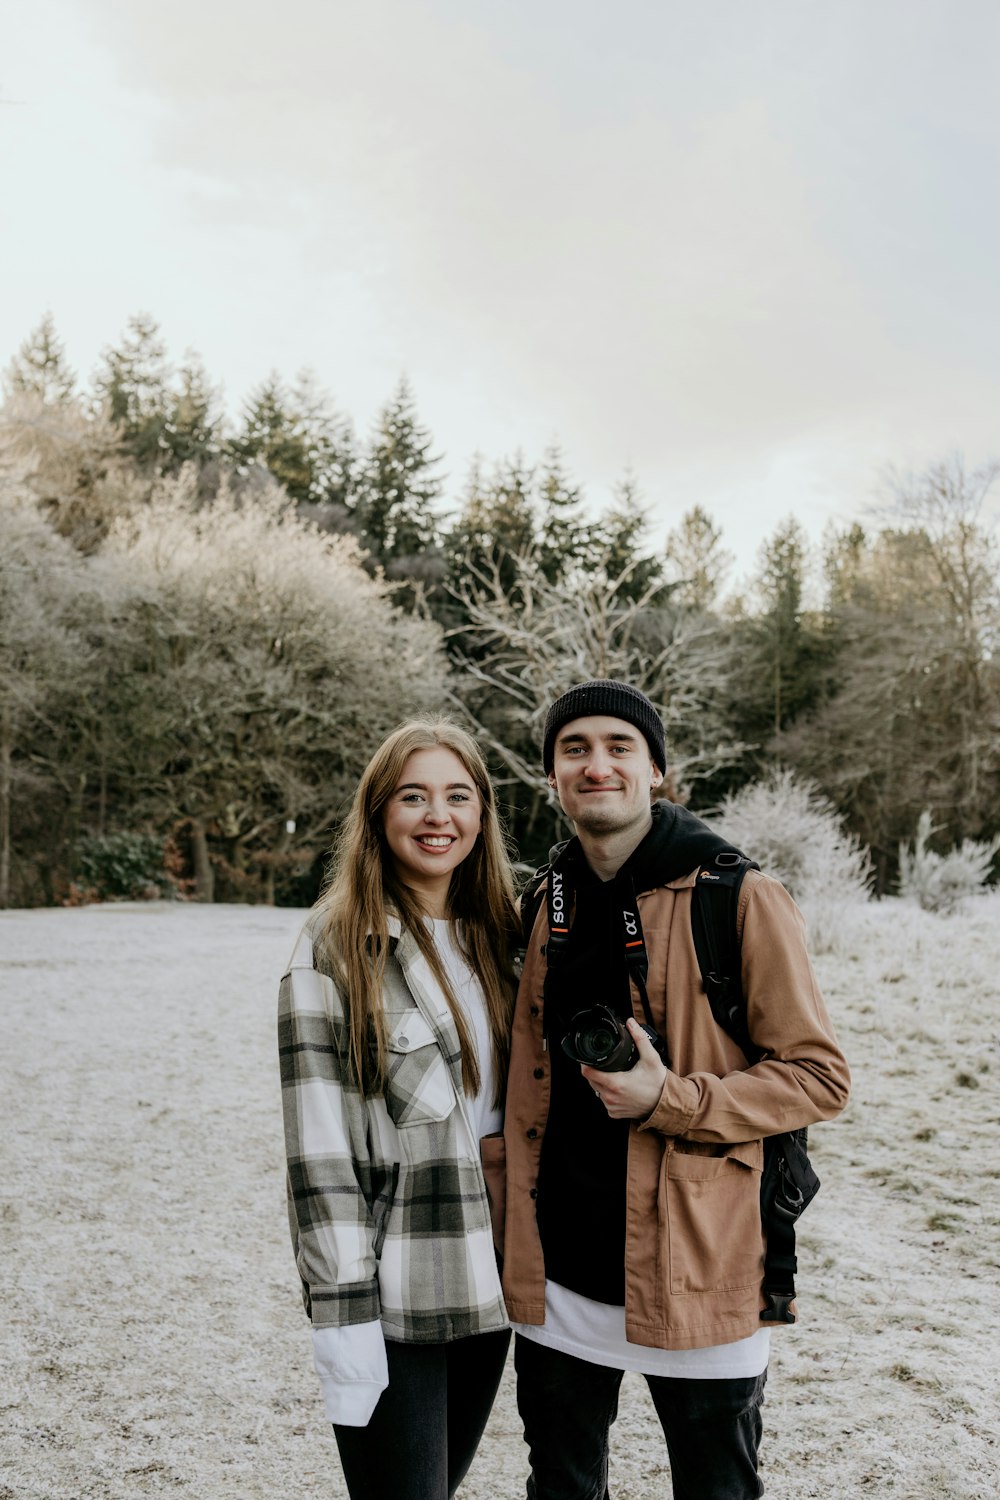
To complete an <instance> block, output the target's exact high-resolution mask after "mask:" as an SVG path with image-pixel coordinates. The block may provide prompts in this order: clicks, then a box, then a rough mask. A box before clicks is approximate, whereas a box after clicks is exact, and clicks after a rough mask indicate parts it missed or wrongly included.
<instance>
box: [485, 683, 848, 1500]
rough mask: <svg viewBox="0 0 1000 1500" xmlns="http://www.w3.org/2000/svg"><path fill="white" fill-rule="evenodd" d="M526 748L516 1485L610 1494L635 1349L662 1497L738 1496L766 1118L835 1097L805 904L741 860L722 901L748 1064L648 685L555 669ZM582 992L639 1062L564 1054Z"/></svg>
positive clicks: (512, 1291) (703, 830) (515, 1190)
mask: <svg viewBox="0 0 1000 1500" xmlns="http://www.w3.org/2000/svg"><path fill="white" fill-rule="evenodd" d="M543 762H544V766H545V771H546V773H547V775H548V779H549V784H550V785H551V786H552V787H553V789H554V790H555V791H556V793H557V795H558V797H559V801H560V804H561V806H562V808H563V811H564V812H565V813H566V815H567V817H568V818H570V819H571V821H572V822H573V823H574V825H575V827H576V837H575V838H574V839H572V840H571V841H570V843H569V844H568V845H567V846H566V847H565V849H564V850H563V852H562V853H561V854H560V855H559V857H558V859H557V860H556V862H555V864H554V866H553V869H552V871H551V872H550V874H549V876H548V880H547V888H548V889H547V892H546V898H545V899H544V900H542V901H541V904H540V907H539V911H538V916H537V918H536V920H535V924H534V930H533V932H532V936H531V940H530V943H529V945H528V950H527V954H526V958H525V965H524V972H523V975H522V978H521V983H520V987H519V991H518V999H517V1008H516V1013H515V1018H514V1030H513V1042H512V1056H511V1069H510V1083H509V1088H508V1096H507V1119H506V1127H505V1131H504V1136H505V1145H506V1156H507V1202H506V1234H505V1245H504V1292H505V1295H506V1299H507V1306H508V1310H509V1312H510V1315H511V1319H512V1321H513V1322H514V1324H515V1328H516V1331H517V1341H516V1350H515V1364H516V1368H517V1376H518V1407H519V1410H520V1412H521V1418H522V1421H523V1423H524V1429H525V1441H526V1442H527V1443H528V1445H529V1449H530V1464H531V1477H530V1478H529V1480H528V1496H529V1497H530V1500H602V1497H606V1496H607V1471H608V1434H609V1429H610V1425H611V1423H612V1422H613V1421H614V1419H615V1416H616V1414H617V1398H618V1390H619V1387H620V1385H621V1380H622V1372H623V1371H624V1370H626V1369H629V1370H637V1371H639V1372H640V1373H642V1374H643V1375H644V1376H645V1377H646V1380H647V1383H648V1385H649V1389H650V1393H651V1395H652V1398H653V1402H654V1405H655V1407H656V1411H657V1414H658V1416H659V1419H660V1422H661V1424H662V1427H663V1431H664V1435H665V1437H666V1440H667V1447H668V1450H669V1455H670V1467H671V1476H672V1480H673V1493H674V1496H675V1500H744V1497H756V1496H759V1495H760V1494H762V1493H763V1488H762V1486H761V1483H760V1480H759V1478H758V1475H757V1449H758V1444H759V1441H760V1433H761V1419H760V1405H761V1401H762V1399H763V1390H764V1381H765V1379H766V1374H767V1359H768V1340H769V1330H768V1329H767V1328H766V1327H763V1326H762V1324H761V1313H762V1311H763V1310H764V1307H765V1301H764V1298H763V1297H762V1295H761V1281H762V1276H763V1264H764V1245H763V1234H762V1229H761V1218H760V1180H761V1167H762V1162H763V1143H762V1138H763V1137H765V1136H768V1135H777V1134H779V1133H781V1132H783V1131H789V1130H794V1129H798V1128H799V1127H801V1126H804V1125H808V1124H810V1123H812V1122H813V1121H815V1120H824V1119H829V1118H831V1117H832V1116H834V1115H836V1114H838V1113H839V1111H840V1110H841V1109H843V1107H844V1104H845V1103H846V1100H847V1095H848V1086H849V1076H848V1071H847V1065H846V1063H845V1061H844V1058H843V1056H842V1054H841V1053H840V1051H839V1049H838V1047H837V1044H836V1041H835V1039H834V1035H833V1029H832V1027H831V1025H830V1020H829V1017H828V1015H827V1012H826V1008H825V1006H824V1004H823V1000H822V997H821V996H820V993H819V991H818V989H817V986H816V981H815V978H814V976H813V972H812V968H811V966H810V963H809V959H808V956H807V954H806V949H805V943H804V937H803V924H802V920H801V917H800V915H799V913H798V911H797V909H796V907H795V906H794V904H793V902H792V900H791V898H790V897H789V896H788V894H787V892H786V891H785V890H784V888H783V887H782V886H781V885H779V884H778V883H777V881H774V880H772V879H770V878H768V877H767V876H765V875H762V874H760V873H759V872H757V871H749V872H748V873H747V875H746V876H745V877H744V881H743V884H742V886H741V889H740V900H739V915H738V924H737V925H738V928H739V930H740V932H741V944H742V946H741V954H742V980H743V987H744V991H745V995H746V1002H747V1019H748V1023H749V1030H750V1035H751V1037H752V1040H753V1043H754V1045H755V1047H756V1048H757V1049H758V1050H759V1051H760V1053H761V1054H762V1055H761V1057H760V1060H759V1061H757V1062H756V1063H755V1064H754V1065H753V1066H750V1065H749V1062H748V1059H747V1057H746V1056H745V1055H744V1054H743V1052H741V1050H740V1048H739V1047H738V1046H737V1045H736V1043H735V1042H734V1041H733V1040H732V1039H731V1038H730V1037H729V1035H728V1034H727V1033H726V1032H725V1031H724V1030H723V1029H722V1028H721V1027H719V1026H718V1025H717V1024H716V1022H715V1020H714V1018H713V1015H712V1011H711V1008H710V1006H709V1003H708V1000H707V998H706V996H705V993H704V991H703V989H702V985H701V974H700V971H699V969H698V963H697V957H696V951H695V947H694V942H693V938H692V932H691V897H692V889H693V887H694V884H695V880H696V877H697V875H698V871H699V868H700V867H701V866H702V865H703V864H705V863H711V861H712V860H713V859H714V857H715V855H716V853H717V852H718V851H719V850H726V849H729V848H731V846H729V845H727V844H726V843H725V841H724V840H722V839H721V838H719V837H718V836H717V835H716V834H714V833H712V832H711V830H710V829H708V828H707V827H706V826H705V824H703V823H701V822H700V821H699V820H698V819H697V818H695V817H694V816H693V815H692V814H690V813H688V812H687V811H686V810H685V809H684V808H681V807H677V806H674V805H673V804H670V803H668V802H664V801H659V802H657V803H656V804H655V806H654V805H652V799H653V795H654V793H655V791H656V788H657V787H658V786H659V785H660V784H661V782H662V780H663V776H664V772H665V769H666V748H665V736H664V729H663V724H662V721H661V720H660V717H659V715H658V714H657V712H656V710H655V709H654V707H653V705H652V703H650V701H649V699H648V698H646V697H645V696H644V695H643V694H642V693H640V692H638V691H637V690H636V689H635V688H632V687H629V686H628V685H627V684H625V683H622V682H615V681H611V680H600V681H594V682H584V683H581V684H579V685H578V686H576V687H574V688H571V689H570V691H569V692H568V693H566V694H564V695H563V697H561V698H560V699H558V701H557V702H556V703H554V704H553V706H552V708H551V710H550V711H549V715H548V718H547V721H546V725H545V739H544V748H543ZM637 952H638V953H641V955H642V957H643V958H644V960H645V962H644V964H643V965H642V966H641V967H637V965H636V962H635V955H636V953H637ZM595 1004H602V1005H606V1006H608V1007H610V1008H611V1009H612V1010H613V1011H614V1012H616V1013H617V1014H618V1015H619V1016H620V1017H621V1018H622V1021H623V1022H624V1030H625V1031H626V1032H627V1034H629V1035H630V1037H631V1041H632V1043H633V1044H634V1047H635V1049H636V1051H637V1059H636V1061H635V1062H634V1065H633V1066H631V1067H629V1068H626V1069H619V1070H617V1071H605V1070H603V1069H601V1068H594V1067H589V1066H586V1065H584V1064H581V1063H580V1062H579V1061H577V1060H574V1057H573V1056H571V1055H569V1053H568V1052H567V1049H566V1046H565V1045H564V1043H566V1042H567V1039H568V1047H569V1049H570V1051H571V1052H578V1051H579V1047H578V1045H577V1042H576V1041H575V1040H574V1039H575V1038H578V1032H577V1031H576V1030H575V1029H574V1025H573V1022H574V1018H575V1017H577V1016H578V1015H579V1013H580V1012H584V1011H586V1009H587V1008H588V1007H590V1006H593V1005H595ZM640 1021H646V1022H647V1024H651V1029H652V1030H653V1031H654V1032H655V1034H656V1037H657V1041H656V1042H655V1043H654V1041H653V1040H652V1039H651V1038H650V1037H649V1036H648V1035H647V1033H646V1032H645V1031H644V1030H643V1028H642V1025H641V1024H640ZM616 1024H617V1023H615V1022H614V1019H613V1018H612V1025H613V1026H614V1025H616ZM598 1031H600V1027H598ZM595 1035H596V1033H595ZM625 1045H626V1046H627V1042H626V1044H625ZM664 1057H666V1059H667V1061H666V1062H664V1060H663V1059H664Z"/></svg>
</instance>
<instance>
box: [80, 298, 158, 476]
mask: <svg viewBox="0 0 1000 1500" xmlns="http://www.w3.org/2000/svg"><path fill="white" fill-rule="evenodd" d="M94 386H95V390H96V392H97V395H98V397H99V398H100V400H101V402H102V404H103V407H104V410H105V412H106V413H107V415H108V416H109V417H110V419H111V421H112V422H114V423H115V424H116V425H117V427H118V429H119V431H120V432H121V435H122V444H123V446H124V448H125V449H126V451H127V452H129V453H131V454H132V456H133V457H134V458H135V460H136V462H137V463H138V464H139V465H140V467H142V468H157V469H159V468H162V466H163V464H164V461H165V460H166V459H167V457H168V455H169V451H170V450H169V443H168V441H167V437H166V428H167V424H168V422H169V415H170V407H171V394H170V367H169V365H168V363H167V351H166V346H165V344H164V343H163V341H162V339H161V338H160V330H159V326H158V324H157V323H156V322H155V321H154V319H153V318H151V317H150V316H149V315H148V314H147V313H136V314H135V315H134V316H133V317H131V318H129V320H128V324H127V327H126V332H125V334H124V336H123V338H122V341H121V343H120V345H118V346H117V347H114V346H112V347H109V348H107V349H105V351H104V362H103V365H102V366H101V367H100V368H99V369H98V371H97V374H96V377H95V381H94Z"/></svg>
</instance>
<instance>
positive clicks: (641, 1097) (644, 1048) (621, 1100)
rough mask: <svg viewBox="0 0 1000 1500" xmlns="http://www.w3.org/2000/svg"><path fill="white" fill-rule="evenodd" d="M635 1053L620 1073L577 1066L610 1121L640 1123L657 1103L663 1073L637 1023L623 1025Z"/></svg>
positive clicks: (628, 1022) (658, 1060)
mask: <svg viewBox="0 0 1000 1500" xmlns="http://www.w3.org/2000/svg"><path fill="white" fill-rule="evenodd" d="M625 1025H626V1027H627V1028H628V1032H629V1035H630V1036H631V1038H632V1040H633V1042H634V1043H635V1046H636V1049H637V1051H638V1053H639V1056H638V1058H637V1059H636V1061H635V1063H634V1065H633V1066H632V1067H631V1068H629V1069H627V1070H626V1071H624V1072H613V1073H608V1072H602V1071H601V1070H600V1069H598V1068H588V1067H587V1066H585V1065H581V1068H580V1072H581V1073H582V1074H583V1076H584V1078H585V1079H586V1080H587V1082H588V1083H589V1084H590V1086H591V1088H592V1089H593V1090H594V1093H595V1094H596V1095H597V1097H598V1098H599V1099H600V1101H601V1103H602V1104H603V1105H604V1107H605V1109H606V1110H607V1112H608V1114H609V1115H610V1116H611V1118H612V1119H613V1120H644V1119H646V1117H647V1115H651V1114H652V1112H653V1110H654V1109H655V1108H656V1106H657V1104H658V1103H659V1099H660V1094H661V1093H662V1091H663V1080H664V1078H665V1077H666V1076H667V1070H666V1068H665V1067H664V1065H663V1061H662V1059H661V1058H660V1055H659V1053H658V1052H657V1050H656V1048H655V1047H654V1046H653V1043H652V1042H651V1041H650V1039H649V1037H648V1036H647V1034H646V1032H645V1031H644V1030H643V1028H642V1027H641V1026H640V1025H639V1022H638V1021H636V1020H633V1019H629V1020H628V1021H626V1022H625Z"/></svg>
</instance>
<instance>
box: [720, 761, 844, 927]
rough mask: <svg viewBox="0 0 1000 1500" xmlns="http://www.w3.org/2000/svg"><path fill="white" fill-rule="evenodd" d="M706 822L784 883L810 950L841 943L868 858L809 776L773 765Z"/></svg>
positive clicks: (732, 797) (734, 794) (728, 800)
mask: <svg viewBox="0 0 1000 1500" xmlns="http://www.w3.org/2000/svg"><path fill="white" fill-rule="evenodd" d="M712 826H713V827H714V828H716V829H717V830H718V832H720V833H721V834H723V835H724V837H725V838H727V839H729V840H730V842H731V843H734V844H735V845H736V846H737V847H738V848H740V849H742V850H743V852H744V853H745V854H747V855H749V856H750V858H751V859H755V860H756V861H757V863H758V864H759V865H760V867H761V869H762V870H764V871H766V873H767V874H768V875H773V876H775V878H776V879H778V880H780V881H781V883H782V885H784V886H785V887H786V888H787V890H788V891H789V892H790V893H791V895H792V896H793V897H794V898H795V900H796V902H797V903H798V904H799V906H800V907H801V908H802V911H803V913H804V915H805V917H806V921H807V924H808V927H809V936H810V939H811V942H812V946H813V948H814V949H815V950H816V951H818V952H830V951H832V950H834V949H836V948H837V947H838V946H839V945H840V942H841V940H842V938H843V937H844V936H845V926H846V925H847V913H848V911H849V909H850V908H851V907H852V906H857V905H858V904H859V903H861V902H864V901H866V900H867V899H868V894H869V884H870V881H871V875H872V867H871V860H870V859H869V856H868V850H867V849H866V848H865V846H864V845H863V844H862V843H861V841H860V840H859V839H858V838H857V837H856V836H855V835H854V834H853V833H849V832H848V831H847V830H846V829H845V828H844V825H843V821H842V819H841V817H840V815H839V813H838V812H837V810H836V808H835V807H834V806H833V804H832V803H831V802H829V801H828V800H827V798H826V797H824V796H823V794H822V792H820V790H819V789H818V787H817V786H816V785H815V784H814V783H813V782H811V781H805V780H800V779H799V778H798V777H796V776H795V774H794V773H793V772H792V771H789V770H784V769H781V768H778V769H776V770H774V771H772V772H770V774H769V775H768V776H766V777H765V778H764V779H763V780H762V781H755V782H753V783H752V784H751V785H750V786H746V787H743V788H742V789H741V790H740V791H738V792H734V793H733V794H732V795H731V796H729V797H727V798H726V799H725V801H724V802H723V803H722V804H721V806H720V807H719V809H718V813H717V815H716V816H715V817H714V818H713V820H712Z"/></svg>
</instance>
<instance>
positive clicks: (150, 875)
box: [76, 833, 165, 896]
mask: <svg viewBox="0 0 1000 1500" xmlns="http://www.w3.org/2000/svg"><path fill="white" fill-rule="evenodd" d="M76 862H77V869H78V872H79V874H80V875H81V876H82V878H83V880H84V881H85V883H86V885H87V886H88V887H89V888H91V889H93V890H95V891H96V892H97V894H98V895H99V896H134V895H137V894H138V893H139V892H140V891H143V890H145V889H146V888H147V887H148V886H155V885H157V884H158V883H163V881H164V878H165V871H164V868H163V844H162V842H161V841H160V840H159V839H157V838H153V837H151V836H150V835H149V834H146V833H108V834H104V835H103V836H102V837H100V838H96V837H95V838H88V839H81V841H80V843H79V845H78V847H77V861H76Z"/></svg>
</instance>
